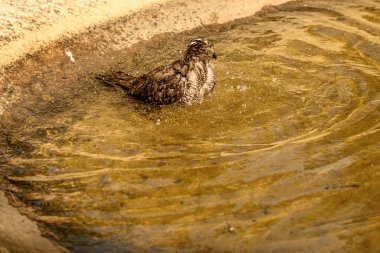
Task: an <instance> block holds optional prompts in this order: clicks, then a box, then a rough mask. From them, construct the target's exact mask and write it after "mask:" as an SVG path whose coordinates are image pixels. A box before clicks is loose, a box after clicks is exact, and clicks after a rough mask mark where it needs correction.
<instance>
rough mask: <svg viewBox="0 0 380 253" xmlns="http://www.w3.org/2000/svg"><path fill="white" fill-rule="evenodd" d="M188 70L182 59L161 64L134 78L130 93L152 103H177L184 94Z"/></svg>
mask: <svg viewBox="0 0 380 253" xmlns="http://www.w3.org/2000/svg"><path fill="white" fill-rule="evenodd" d="M186 71H187V70H186V67H185V66H183V65H182V63H181V61H175V62H173V63H172V64H170V65H167V66H161V67H159V68H157V69H155V70H153V71H151V72H149V73H147V74H145V75H143V76H141V77H138V78H136V79H135V80H133V81H132V83H131V84H130V88H129V93H130V94H131V95H132V96H134V97H137V98H139V99H142V100H145V101H147V102H150V103H155V104H170V103H175V102H177V101H178V100H179V99H180V98H181V97H182V96H183V95H184V88H185V87H184V82H183V79H184V77H185V76H186Z"/></svg>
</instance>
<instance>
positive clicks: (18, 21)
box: [0, 0, 287, 253]
mask: <svg viewBox="0 0 380 253" xmlns="http://www.w3.org/2000/svg"><path fill="white" fill-rule="evenodd" d="M286 1H287V0H255V1H253V0H207V1H185V0H179V1H169V0H141V1H134V2H131V1H120V0H107V1H97V0H88V1H87V0H86V1H84V0H63V1H58V0H36V1H23V0H18V1H11V0H8V1H7V0H5V1H0V27H1V29H0V70H1V71H0V91H2V93H1V94H0V123H1V120H2V115H3V113H4V112H5V111H8V113H9V112H10V113H11V112H12V105H13V104H14V103H16V102H17V101H18V98H19V97H20V96H21V95H22V93H23V90H22V89H21V88H20V87H13V84H12V82H6V81H5V79H3V77H2V75H3V74H4V69H5V67H6V66H12V65H13V64H14V63H15V62H17V61H19V60H21V59H23V57H25V55H27V54H29V55H32V54H34V53H35V52H37V51H38V50H40V49H42V48H44V47H46V46H47V45H51V44H54V43H55V42H57V41H59V40H62V39H64V38H71V37H73V36H78V34H79V36H80V34H82V33H90V32H91V31H92V30H94V28H95V27H98V26H103V28H102V29H106V28H104V24H106V25H107V23H110V22H113V21H115V22H123V24H124V25H123V27H127V28H123V30H121V31H120V33H121V34H120V35H119V36H118V37H117V38H116V37H115V38H109V43H108V44H104V45H99V47H104V48H108V49H112V48H116V49H118V50H120V49H123V48H128V47H130V46H131V45H133V44H134V43H137V42H138V41H140V40H144V39H149V38H151V37H152V36H154V35H157V34H160V33H165V32H180V31H183V30H188V29H192V28H195V27H197V26H201V25H207V24H212V23H224V22H227V21H229V20H233V19H236V18H241V17H245V16H249V15H253V14H254V13H255V12H257V11H258V10H260V9H261V8H262V7H263V6H265V5H268V4H273V5H274V4H280V3H284V2H286ZM147 10H148V11H147ZM149 10H150V11H149ZM147 14H148V15H149V16H147ZM120 20H121V21H120ZM125 23H128V25H127V26H125ZM79 38H80V37H79ZM62 54H64V51H63V52H62ZM0 151H1V150H0ZM0 155H1V152H0ZM0 208H1V212H0V253H8V252H62V249H61V248H60V247H58V246H56V245H55V244H54V243H52V242H50V241H49V240H47V239H45V238H43V237H42V235H41V232H40V231H39V229H38V227H37V224H36V223H35V222H33V221H31V220H29V219H27V218H26V217H24V216H23V215H21V214H20V213H19V212H18V211H17V210H16V209H15V208H13V207H12V206H10V205H9V204H8V202H7V199H6V198H5V197H4V195H3V193H2V192H1V191H0Z"/></svg>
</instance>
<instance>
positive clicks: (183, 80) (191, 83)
mask: <svg viewBox="0 0 380 253" xmlns="http://www.w3.org/2000/svg"><path fill="white" fill-rule="evenodd" d="M211 58H215V59H216V54H215V52H214V46H213V44H212V43H210V42H208V41H207V40H203V39H195V40H192V41H191V42H190V44H189V45H188V47H187V50H186V53H185V57H184V59H183V60H177V61H174V62H173V63H171V64H170V65H167V66H161V67H158V68H156V69H155V70H153V71H151V72H149V73H147V74H144V75H142V76H140V77H137V78H135V77H133V76H130V75H128V74H126V73H124V72H121V71H118V72H113V73H110V74H108V75H99V76H97V79H98V80H100V81H102V82H103V83H105V84H108V85H112V86H119V87H121V88H123V89H124V90H126V91H127V93H128V94H129V95H131V96H133V97H135V98H138V99H141V100H143V101H145V102H148V103H152V104H172V103H180V104H188V105H189V104H193V103H199V102H201V101H202V100H203V97H204V96H205V95H206V94H208V93H209V92H210V91H212V89H213V88H214V85H215V77H214V68H213V65H212V64H211V62H210V59H211Z"/></svg>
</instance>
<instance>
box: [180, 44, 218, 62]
mask: <svg viewBox="0 0 380 253" xmlns="http://www.w3.org/2000/svg"><path fill="white" fill-rule="evenodd" d="M193 57H198V58H206V59H210V58H213V59H216V58H217V56H216V53H215V49H214V45H213V44H212V43H211V42H209V41H208V40H207V39H193V40H191V41H190V43H189V45H188V46H187V50H186V55H185V59H188V60H189V59H191V58H193Z"/></svg>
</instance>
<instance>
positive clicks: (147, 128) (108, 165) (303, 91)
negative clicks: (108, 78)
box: [8, 0, 380, 252]
mask: <svg viewBox="0 0 380 253" xmlns="http://www.w3.org/2000/svg"><path fill="white" fill-rule="evenodd" d="M379 10H380V4H379V2H378V1H375V0H373V1H365V0H360V1H355V2H354V3H353V1H327V0H325V1H310V2H309V1H302V2H299V3H291V4H286V5H283V6H281V7H278V8H275V7H273V8H272V7H271V8H268V9H266V10H265V11H263V12H262V13H260V14H259V15H257V16H255V17H251V18H247V19H243V20H239V21H235V22H232V23H229V24H226V25H219V26H213V27H208V28H207V29H198V30H196V31H192V32H187V33H184V34H182V35H181V36H179V37H180V38H179V39H178V40H175V41H174V40H173V39H170V38H169V39H167V40H165V39H158V40H157V41H156V42H155V44H154V45H150V46H149V47H146V48H145V49H144V50H141V54H140V53H139V54H138V55H137V56H136V55H126V56H125V59H126V60H125V61H124V62H122V63H119V64H118V65H117V67H114V68H121V69H128V70H131V74H137V73H138V72H140V73H141V72H144V71H146V70H148V69H152V68H153V67H154V66H158V65H161V64H163V63H166V62H170V61H171V60H173V59H176V58H178V54H181V52H180V51H179V50H180V49H181V48H183V46H184V45H185V44H186V43H187V42H188V40H189V39H190V38H193V37H208V38H211V39H213V41H214V42H215V46H216V48H217V50H218V52H219V55H220V59H219V60H218V62H217V63H216V76H217V78H218V86H217V88H216V90H215V92H214V93H213V94H212V95H211V96H209V97H208V98H207V99H206V100H205V101H204V102H203V103H202V104H200V105H195V106H191V107H176V106H165V107H160V108H158V107H151V106H148V105H144V104H141V103H139V102H137V101H135V100H132V99H130V98H127V97H125V96H124V94H122V93H121V92H119V91H115V90H113V89H110V88H105V87H97V88H96V90H95V93H91V94H88V95H87V96H86V97H83V99H82V101H80V105H78V108H76V109H75V111H74V110H69V111H66V112H64V113H60V114H58V115H56V116H55V117H52V118H49V119H46V122H45V123H44V124H45V125H44V124H42V125H40V126H39V127H38V129H34V130H33V133H32V134H31V135H30V136H29V138H27V140H26V141H25V143H28V145H26V144H24V146H25V147H26V146H27V147H29V148H26V151H25V152H26V153H21V154H15V155H13V156H11V157H9V159H8V162H9V165H10V166H11V168H12V169H11V171H10V176H11V178H12V179H13V181H14V182H15V183H16V184H17V185H19V187H20V189H21V192H20V195H21V196H22V197H23V198H24V199H25V201H26V202H27V203H30V204H31V205H33V207H34V208H35V209H36V210H38V211H39V212H40V213H41V214H42V216H41V218H40V219H41V220H44V221H45V222H46V223H47V224H48V225H49V227H51V228H52V229H53V231H54V232H55V233H56V234H57V236H58V237H59V238H60V241H61V242H62V243H63V244H64V245H65V246H67V247H69V248H71V249H73V250H74V251H77V252H125V251H132V252H141V251H154V252H156V251H157V252H173V251H176V250H182V251H184V252H209V251H211V252H246V251H248V252H274V251H276V252H311V251H313V252H373V250H374V249H376V248H377V249H378V248H380V244H379V240H378V239H379V238H380V213H379V210H380V204H379V201H378V200H379V199H380V191H379V189H378V185H379V183H380V174H379V172H378V171H379V169H380V163H379V159H380V148H379V143H380V117H379V116H380V111H379V104H380V94H379V89H380V88H379V81H380V78H379V68H380V47H379V45H380V39H379V35H380V23H379V19H380V16H379ZM115 66H116V65H115ZM86 85H87V84H86ZM78 115H80V117H79V116H78ZM78 117H79V118H80V119H78ZM19 148H20V147H19ZM27 151H28V152H27Z"/></svg>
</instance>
